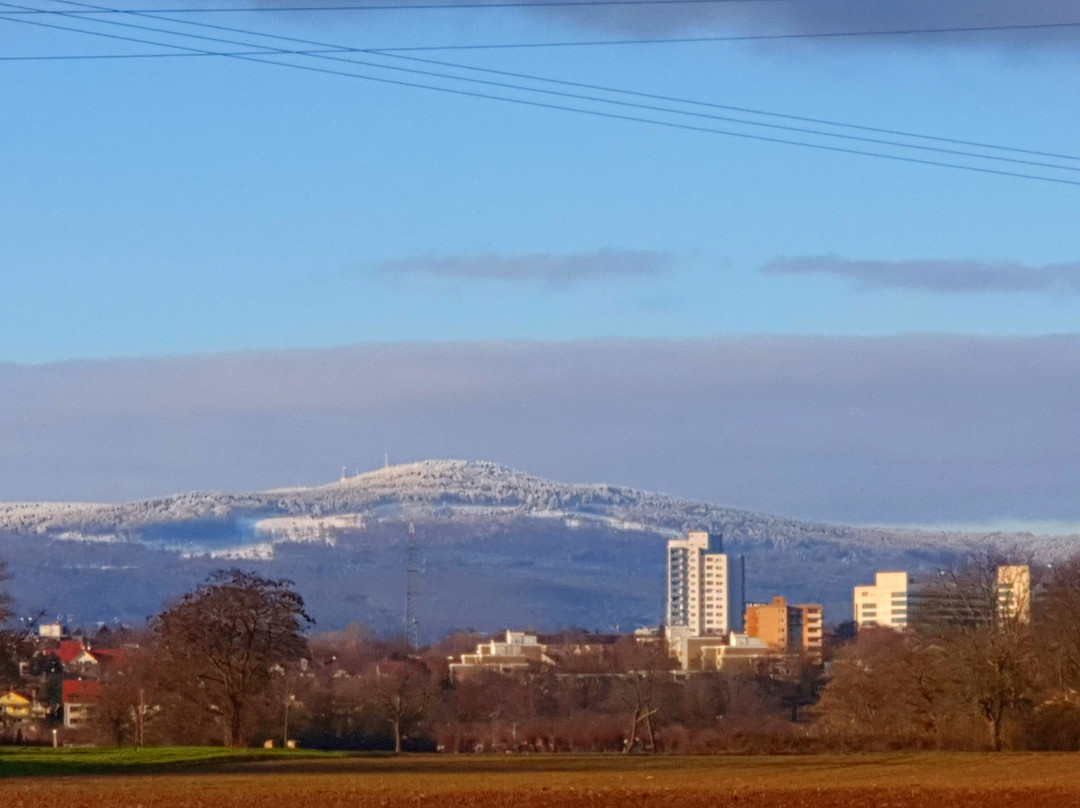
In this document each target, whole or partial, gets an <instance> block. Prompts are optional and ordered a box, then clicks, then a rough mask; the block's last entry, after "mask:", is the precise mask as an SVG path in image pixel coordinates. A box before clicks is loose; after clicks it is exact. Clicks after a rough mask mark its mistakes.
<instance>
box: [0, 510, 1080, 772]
mask: <svg viewBox="0 0 1080 808" xmlns="http://www.w3.org/2000/svg"><path fill="white" fill-rule="evenodd" d="M745 576H746V573H745V565H744V563H743V561H742V559H741V558H740V557H738V556H732V555H729V554H728V553H726V552H725V551H724V546H723V538H722V536H720V535H717V534H711V533H709V532H707V531H690V532H688V533H687V534H686V535H685V536H684V537H680V538H675V539H671V540H670V541H669V542H668V544H667V608H666V615H665V618H666V619H665V621H664V622H663V624H662V625H659V626H654V627H640V628H638V629H636V630H635V631H633V632H632V633H629V634H599V633H592V632H587V631H583V630H576V631H574V630H570V631H564V632H561V633H556V634H551V633H548V634H543V633H538V632H536V631H532V630H528V629H527V628H521V627H518V628H513V627H512V628H509V629H507V630H506V631H505V633H504V634H500V635H496V636H490V635H489V636H482V635H479V636H478V635H476V634H475V633H469V632H464V633H461V632H459V633H455V634H452V635H450V636H448V637H446V638H444V639H443V640H441V641H439V642H437V643H435V644H433V645H430V646H427V647H421V646H420V645H419V643H418V642H417V641H416V639H415V632H412V631H410V629H411V628H414V627H415V626H414V622H415V616H414V615H412V614H411V613H410V611H409V607H407V609H406V615H405V631H403V632H402V634H401V636H399V637H394V638H379V637H377V636H375V635H374V633H372V632H371V631H370V630H369V629H367V628H366V627H364V626H362V625H359V624H356V625H352V626H349V627H347V628H346V629H345V630H343V631H337V632H326V633H322V634H314V635H311V636H307V633H306V631H305V629H306V627H307V626H308V625H310V618H308V617H307V614H306V612H305V611H304V606H303V600H302V598H301V596H300V595H299V593H296V592H295V591H293V589H292V585H291V582H289V581H280V580H272V579H265V578H260V577H259V576H256V575H253V574H251V573H244V572H241V571H240V570H232V571H221V572H219V573H215V574H214V575H212V576H211V578H210V579H209V580H208V581H207V582H206V583H204V584H203V585H202V586H200V587H199V588H197V589H196V590H194V591H192V592H189V593H187V594H186V595H185V596H184V597H183V598H182V599H181V600H180V601H179V602H178V603H177V604H176V605H175V606H173V607H172V608H170V609H167V610H166V611H164V612H162V613H161V614H160V615H158V616H157V617H155V618H154V619H152V620H151V621H150V622H149V623H148V625H147V626H145V627H138V628H135V627H123V628H120V629H115V630H114V629H110V628H109V627H103V628H101V629H99V630H97V631H95V632H87V631H81V630H78V629H74V630H72V629H69V628H68V627H65V626H63V625H62V624H60V623H39V624H37V625H35V626H33V628H32V630H29V629H23V630H21V631H12V630H9V631H6V632H4V635H3V636H4V646H3V651H4V658H3V662H4V667H3V668H2V669H0V675H2V676H3V685H4V690H3V692H2V695H0V737H2V740H3V742H5V743H16V744H19V743H22V744H27V743H29V744H46V745H48V744H52V745H63V744H88V743H89V744H115V745H123V744H134V745H147V744H156V743H187V744H214V743H218V744H221V743H224V744H226V745H248V744H261V745H266V746H274V745H279V746H286V747H292V746H295V745H297V744H298V743H299V744H300V745H303V746H312V747H316V748H373V749H375V748H387V749H393V750H398V751H401V750H403V749H410V748H412V749H429V750H443V751H457V752H461V751H472V752H478V751H500V750H502V751H511V750H533V751H537V750H543V751H575V750H576V751H583V750H592V751H624V752H625V751H661V750H668V751H695V750H696V751H702V750H709V749H713V750H717V749H732V748H736V749H738V748H743V747H747V748H759V747H765V748H774V747H775V748H802V747H804V746H806V745H808V744H809V745H824V746H833V745H837V744H851V743H859V744H864V745H867V746H868V747H870V748H876V747H879V746H881V745H882V744H884V745H894V744H900V745H904V744H913V745H926V744H932V745H935V744H941V745H948V746H950V747H953V746H959V747H961V748H967V747H971V748H983V747H987V746H989V747H991V748H994V749H999V748H1003V746H1013V747H1024V748H1027V747H1029V746H1033V745H1036V744H1049V745H1051V746H1062V745H1064V746H1069V744H1070V743H1075V742H1076V741H1075V740H1074V741H1063V740H1062V739H1061V737H1057V736H1055V735H1054V733H1058V735H1060V733H1061V729H1060V727H1059V726H1058V725H1059V724H1060V723H1061V722H1063V721H1064V722H1065V724H1066V725H1067V726H1068V727H1073V726H1075V728H1076V729H1077V730H1078V731H1080V698H1077V697H1076V696H1075V694H1076V693H1077V692H1078V690H1077V689H1075V688H1076V686H1077V684H1080V654H1078V653H1077V652H1078V651H1080V633H1078V632H1077V630H1076V628H1075V625H1076V623H1069V622H1067V621H1062V620H1060V619H1058V616H1059V615H1061V614H1064V613H1068V610H1070V609H1075V610H1076V612H1075V613H1076V614H1080V587H1077V586H1076V584H1077V583H1078V582H1080V561H1072V562H1068V563H1065V564H1062V565H1057V566H1056V567H1052V568H1049V567H1048V568H1045V569H1044V568H1038V567H1035V568H1033V567H1032V566H1031V565H1029V564H1026V563H1011V562H1010V563H1007V561H1006V560H1005V559H997V558H991V557H984V558H975V559H972V560H971V562H970V563H969V564H968V565H966V566H965V567H963V568H960V569H956V570H941V571H939V572H938V573H937V574H935V575H923V576H911V575H909V574H908V573H907V572H903V571H881V572H878V573H877V575H876V580H875V581H874V582H873V583H856V584H855V585H854V586H853V589H852V607H853V617H854V620H843V621H837V622H834V623H832V624H830V625H829V626H828V627H827V625H826V616H825V614H824V611H823V609H822V607H821V605H820V604H815V603H789V602H788V601H787V599H786V598H785V596H784V595H783V594H782V593H776V594H775V595H774V596H773V597H772V599H771V600H769V601H767V602H761V603H748V602H746V601H745V597H744V593H745V591H746V580H745ZM414 585H415V583H414V582H413V581H412V579H410V584H409V587H410V591H409V592H408V593H406V595H407V601H408V602H409V603H411V599H409V597H408V596H409V595H411V594H412V587H413V586H414ZM845 617H846V615H845ZM252 647H256V650H255V651H252V650H251V648H252ZM237 648H243V649H247V650H245V654H247V656H245V657H244V658H243V659H240V660H238V659H236V658H235V656H236V653H237V651H236V649H237ZM880 671H887V674H882V675H879V672H880ZM988 671H992V673H993V675H989V674H988ZM1047 671H1056V672H1057V676H1056V678H1053V677H1051V678H1047ZM1074 705H1076V706H1074ZM1063 712H1064V716H1062V715H1061V713H1063ZM886 718H887V719H888V720H886ZM1045 722H1048V723H1049V726H1050V728H1049V729H1047V728H1046V727H1043V725H1042V724H1043V723H1045ZM1073 722H1075V723H1073ZM1040 727H1041V729H1040ZM1048 734H1049V736H1050V737H1048ZM1063 737H1066V738H1074V739H1080V732H1078V734H1077V735H1075V736H1073V735H1066V736H1063ZM1070 748H1071V747H1070Z"/></svg>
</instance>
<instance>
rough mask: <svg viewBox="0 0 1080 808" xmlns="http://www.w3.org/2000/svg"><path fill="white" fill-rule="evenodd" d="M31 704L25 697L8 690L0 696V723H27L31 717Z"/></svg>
mask: <svg viewBox="0 0 1080 808" xmlns="http://www.w3.org/2000/svg"><path fill="white" fill-rule="evenodd" d="M31 707H32V702H31V701H30V699H28V698H26V696H23V695H20V694H19V693H16V692H15V691H14V690H9V691H7V692H6V693H4V694H3V695H0V722H2V723H4V724H13V723H17V722H22V721H29V720H30V716H31Z"/></svg>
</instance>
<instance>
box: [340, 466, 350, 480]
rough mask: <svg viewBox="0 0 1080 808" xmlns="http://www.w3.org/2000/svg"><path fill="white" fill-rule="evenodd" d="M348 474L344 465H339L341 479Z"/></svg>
mask: <svg viewBox="0 0 1080 808" xmlns="http://www.w3.org/2000/svg"><path fill="white" fill-rule="evenodd" d="M348 476H349V475H348V474H346V473H345V467H344V466H342V467H341V479H343V480H344V479H345V478H346V477H348Z"/></svg>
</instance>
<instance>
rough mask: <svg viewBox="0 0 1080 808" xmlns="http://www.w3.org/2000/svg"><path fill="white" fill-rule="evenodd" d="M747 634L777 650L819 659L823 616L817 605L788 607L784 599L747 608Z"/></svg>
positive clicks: (806, 604) (750, 605)
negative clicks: (799, 653)
mask: <svg viewBox="0 0 1080 808" xmlns="http://www.w3.org/2000/svg"><path fill="white" fill-rule="evenodd" d="M745 626H746V635H747V636H748V637H756V638H758V639H759V640H761V641H762V642H763V643H765V644H766V645H767V646H769V647H770V648H772V649H773V650H776V651H782V652H785V653H798V652H802V653H805V654H808V655H811V656H815V657H820V656H821V646H822V635H823V627H824V614H823V612H822V609H821V606H820V605H818V604H816V603H798V604H795V605H794V606H789V605H788V602H787V600H786V599H785V598H782V597H780V596H777V597H774V598H773V600H772V603H750V604H748V605H747V607H746V620H745Z"/></svg>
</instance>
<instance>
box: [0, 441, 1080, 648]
mask: <svg viewBox="0 0 1080 808" xmlns="http://www.w3.org/2000/svg"><path fill="white" fill-rule="evenodd" d="M409 521H413V522H415V524H416V527H417V533H418V537H419V541H420V544H421V555H422V559H423V569H422V573H421V584H420V588H421V593H420V609H419V611H420V619H421V627H422V634H423V635H424V637H425V638H427V639H432V638H435V637H437V636H440V635H442V634H444V633H445V632H447V631H449V630H451V629H453V628H461V627H470V628H476V629H479V630H485V631H488V630H495V629H498V628H501V627H505V626H511V625H512V626H535V627H537V628H541V629H554V628H560V627H583V628H590V629H592V628H598V629H613V628H615V627H616V626H618V627H620V628H622V629H629V628H632V627H634V626H636V625H642V624H656V623H658V622H659V621H660V620H661V619H662V617H663V607H664V603H663V598H664V585H665V573H664V542H665V541H666V540H667V539H668V538H670V537H672V536H676V535H680V534H681V533H683V532H684V531H685V530H688V529H707V530H710V531H712V532H716V533H721V534H723V536H724V542H725V549H727V550H729V551H730V552H733V553H740V554H744V555H745V556H746V564H747V590H748V597H749V598H750V599H752V600H760V599H766V598H769V597H771V596H772V595H774V594H784V595H786V596H788V597H789V598H791V599H794V600H809V601H815V602H821V603H823V604H824V605H825V609H826V620H827V621H829V622H838V621H840V620H846V619H849V618H850V608H851V607H850V593H851V587H852V586H854V585H856V584H858V583H861V582H864V581H868V580H870V576H872V574H873V571H874V570H875V569H882V568H893V569H911V570H925V569H930V568H936V567H940V566H943V565H947V564H950V563H953V562H955V561H956V560H957V559H959V558H961V557H963V556H964V555H965V554H967V553H970V552H972V551H974V550H978V549H993V550H999V551H1009V550H1019V551H1021V552H1025V553H1034V554H1036V555H1039V556H1042V557H1046V558H1053V557H1057V556H1060V555H1062V554H1065V553H1068V552H1070V551H1071V550H1072V549H1073V548H1075V547H1077V546H1080V538H1078V537H1076V536H1064V537H1046V538H1042V537H1035V536H1032V535H1031V534H1004V533H997V534H974V533H940V532H927V531H917V530H898V529H883V528H866V527H844V526H837V525H827V524H820V523H814V522H803V521H798V520H794V519H785V518H780V517H774V516H769V515H765V514H760V513H752V512H749V511H742V510H737V509H733V508H726V507H720V506H716V505H710V504H705V503H700V502H693V501H690V500H686V499H680V498H677V497H671V496H666V495H663V494H656V493H648V492H643V491H637V490H634V489H630V488H622V487H617V486H612V485H601V484H567V483H559V482H554V481H551V480H546V479H543V478H539V477H535V476H532V475H529V474H526V473H524V472H521V471H517V470H514V469H510V468H507V467H504V466H500V465H497V464H495V463H489V462H466V461H461V460H428V461H423V462H419V463H410V464H406V465H400V466H391V467H387V468H383V469H379V470H376V471H371V472H367V473H363V474H357V475H356V476H349V477H343V478H342V479H341V480H340V481H338V482H334V483H330V484H327V485H322V486H317V487H311V488H283V489H277V490H271V491H264V492H256V493H239V494H229V493H221V492H197V493H190V494H182V495H176V496H170V497H162V498H158V499H152V500H146V501H142V502H134V503H128V504H122V505H107V504H92V503H9V504H0V557H2V558H4V559H6V560H7V561H8V563H9V567H10V569H11V572H12V574H13V580H12V582H11V590H12V593H13V594H14V595H15V596H16V598H17V599H18V602H19V605H20V607H21V610H22V612H24V613H31V612H36V611H37V610H44V611H45V612H46V613H47V614H48V615H50V616H51V615H54V614H55V615H57V616H60V615H63V616H65V619H69V618H68V616H70V620H71V621H72V622H75V623H83V624H92V623H95V622H99V621H108V622H117V621H124V622H131V621H141V620H142V619H143V618H145V617H146V616H148V615H151V614H154V613H156V612H158V611H160V609H161V608H162V605H163V603H164V602H165V600H166V599H167V598H168V597H170V596H175V595H177V594H179V593H181V592H183V591H184V590H185V589H187V588H189V587H190V586H192V585H194V584H195V583H197V582H198V581H199V580H201V579H202V578H203V577H204V576H205V575H206V573H207V572H208V571H210V570H213V569H217V568H220V567H223V566H230V565H241V566H244V567H246V568H252V569H254V570H256V571H258V572H260V573H261V574H264V575H268V576H273V577H288V578H291V579H293V580H294V581H295V582H296V584H297V588H298V589H299V591H300V592H301V594H303V596H304V597H305V599H306V600H307V601H308V604H309V607H310V611H311V612H312V614H313V616H314V617H315V618H316V620H317V628H320V629H331V628H338V627H340V626H342V625H344V624H346V623H348V622H351V621H362V622H365V623H369V624H370V625H372V626H373V627H374V628H375V629H377V630H379V631H380V632H384V633H393V632H396V631H400V629H401V625H402V613H403V607H404V591H405V581H404V577H405V572H404V569H405V563H404V553H405V540H406V537H407V530H408V528H407V524H408V522H409Z"/></svg>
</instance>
